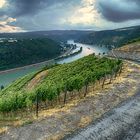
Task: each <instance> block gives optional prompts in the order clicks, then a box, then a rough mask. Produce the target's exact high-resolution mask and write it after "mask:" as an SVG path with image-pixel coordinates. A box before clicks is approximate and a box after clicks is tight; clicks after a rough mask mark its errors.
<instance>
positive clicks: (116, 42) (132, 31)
mask: <svg viewBox="0 0 140 140" xmlns="http://www.w3.org/2000/svg"><path fill="white" fill-rule="evenodd" d="M138 37H140V26H134V27H128V28H122V29H115V30H105V31H98V32H93V33H90V34H88V35H87V36H84V37H81V38H80V39H79V40H77V41H78V42H81V43H86V44H96V45H101V46H102V45H105V46H107V47H109V48H111V46H112V45H113V46H115V47H121V46H122V45H123V44H124V43H125V42H128V41H129V40H132V39H135V38H138Z"/></svg>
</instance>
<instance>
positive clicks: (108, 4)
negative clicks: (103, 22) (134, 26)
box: [97, 0, 140, 22]
mask: <svg viewBox="0 0 140 140" xmlns="http://www.w3.org/2000/svg"><path fill="white" fill-rule="evenodd" d="M97 8H98V11H99V12H100V13H101V14H102V15H103V17H104V18H105V19H107V20H109V21H113V22H123V21H127V20H134V19H140V0H110V1H106V0H99V1H98V5H97Z"/></svg>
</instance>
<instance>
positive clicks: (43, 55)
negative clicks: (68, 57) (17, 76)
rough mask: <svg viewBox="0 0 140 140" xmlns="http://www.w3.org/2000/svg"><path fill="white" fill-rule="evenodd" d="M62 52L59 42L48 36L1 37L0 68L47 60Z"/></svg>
mask: <svg viewBox="0 0 140 140" xmlns="http://www.w3.org/2000/svg"><path fill="white" fill-rule="evenodd" d="M60 53H61V46H60V45H59V43H57V42H55V41H53V40H51V39H47V38H45V39H43V38H42V39H37V38H36V39H1V40H0V70H5V69H9V68H15V67H19V66H24V65H28V64H33V63H37V62H41V61H45V60H48V59H50V58H54V57H56V56H58V55H60Z"/></svg>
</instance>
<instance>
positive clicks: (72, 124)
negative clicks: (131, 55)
mask: <svg viewBox="0 0 140 140" xmlns="http://www.w3.org/2000/svg"><path fill="white" fill-rule="evenodd" d="M139 85H140V66H138V65H136V64H134V63H131V62H125V64H124V67H123V72H122V74H121V76H119V77H118V78H117V79H116V80H114V81H113V84H108V81H107V82H106V86H105V88H104V89H103V90H102V89H101V87H100V88H99V86H98V87H97V88H96V90H94V91H92V90H91V91H90V92H89V93H88V95H87V97H86V98H81V99H80V100H79V99H75V100H73V101H71V102H69V103H68V104H67V105H66V106H65V107H63V108H59V107H58V108H54V109H50V110H44V111H41V112H40V113H39V116H40V117H39V119H38V120H36V121H34V122H33V123H31V124H26V125H23V126H20V127H17V128H11V129H9V130H7V131H6V132H5V133H4V134H1V135H0V140H59V139H62V138H63V137H64V136H66V135H68V134H71V133H72V132H73V131H75V130H77V129H79V128H83V127H86V126H87V125H89V124H91V123H92V122H94V121H96V120H97V119H98V118H100V117H101V116H102V115H103V114H104V113H106V112H108V111H110V110H111V109H113V108H114V107H115V106H117V105H118V104H120V103H121V102H123V101H125V100H126V99H128V98H130V97H131V98H132V100H130V102H126V104H127V105H125V104H122V105H121V106H120V107H121V109H119V108H116V109H114V110H113V111H111V112H110V113H109V114H108V115H107V116H106V115H105V116H106V117H103V118H102V119H101V120H100V119H99V122H104V123H100V124H94V126H95V128H94V129H95V130H96V131H97V132H98V133H99V132H100V131H101V132H102V133H101V135H100V136H102V135H105V137H103V140H104V139H105V138H106V136H108V139H111V138H114V140H115V139H117V137H116V135H119V134H122V133H121V132H125V130H129V132H128V135H127V136H126V139H128V138H129V137H128V136H129V134H130V135H131V133H133V127H136V128H139V125H137V123H136V125H135V123H134V122H136V121H137V120H138V119H139V117H140V97H139V96H134V95H135V94H136V92H137V90H138V88H139ZM133 96H134V97H133ZM121 114H122V115H121ZM109 116H110V119H109ZM131 124H133V125H132V127H130V125H131ZM98 125H99V127H96V126H98ZM115 125H116V126H117V127H116V126H115ZM88 128H89V127H87V128H86V129H88ZM90 128H91V127H90ZM90 128H89V130H90ZM128 128H129V129H128ZM130 128H132V130H131V129H130ZM105 130H106V131H105ZM117 130H118V131H117ZM123 130H124V131H123ZM96 131H95V132H96ZM116 131H117V132H116ZM80 133H84V132H83V130H82V131H81V132H80ZM98 133H95V134H94V135H96V134H98ZM134 133H135V132H134ZM87 134H88V133H87ZM123 134H125V133H123ZM135 134H136V135H135V136H136V137H137V135H139V134H137V133H135ZM94 135H93V136H94ZM114 135H115V136H114ZM82 136H83V135H82ZM87 136H88V135H87ZM100 136H97V138H100ZM124 136H125V135H124ZM73 138H75V137H73ZM101 138H102V137H101ZM70 139H71V137H70ZM82 139H85V137H81V140H82ZM76 140H77V138H76ZM95 140H96V139H95ZM98 140H99V139H98ZM121 140H122V139H121ZM128 140H129V139H128Z"/></svg>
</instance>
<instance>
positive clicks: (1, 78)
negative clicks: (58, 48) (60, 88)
mask: <svg viewBox="0 0 140 140" xmlns="http://www.w3.org/2000/svg"><path fill="white" fill-rule="evenodd" d="M68 44H75V45H76V46H77V47H82V48H83V49H82V52H80V53H79V54H77V55H74V56H70V57H68V58H64V59H61V60H58V61H56V62H57V63H59V64H63V63H69V62H72V61H74V60H77V59H79V58H82V57H84V56H87V55H89V54H92V53H95V54H99V53H103V52H105V53H106V52H108V49H107V48H105V47H99V46H96V45H86V44H81V43H75V42H74V41H73V40H68ZM46 64H47V62H45V63H39V64H37V65H32V66H26V67H23V68H19V69H15V70H11V71H7V72H2V73H0V86H1V85H4V86H7V85H8V84H10V83H12V81H14V80H16V79H17V78H20V77H22V76H24V75H26V74H28V73H31V72H35V71H37V70H39V69H41V68H42V67H44V66H45V65H46Z"/></svg>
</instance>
